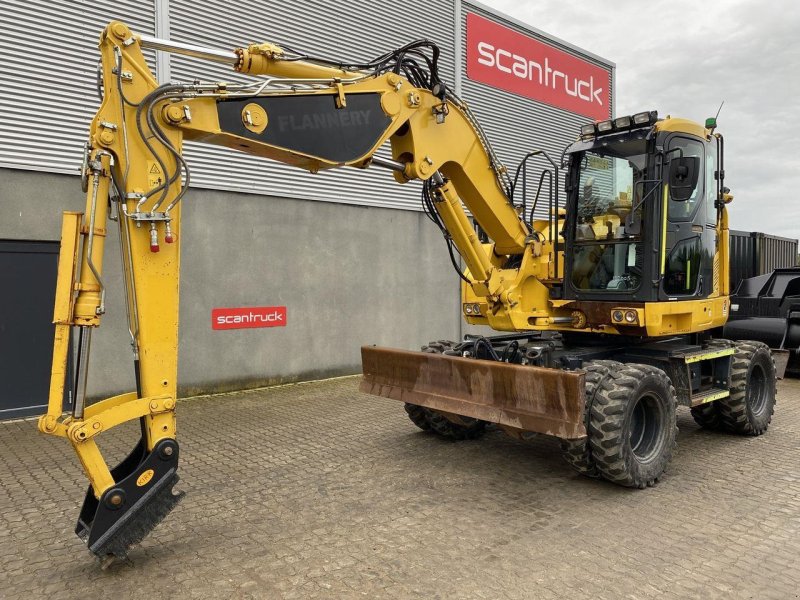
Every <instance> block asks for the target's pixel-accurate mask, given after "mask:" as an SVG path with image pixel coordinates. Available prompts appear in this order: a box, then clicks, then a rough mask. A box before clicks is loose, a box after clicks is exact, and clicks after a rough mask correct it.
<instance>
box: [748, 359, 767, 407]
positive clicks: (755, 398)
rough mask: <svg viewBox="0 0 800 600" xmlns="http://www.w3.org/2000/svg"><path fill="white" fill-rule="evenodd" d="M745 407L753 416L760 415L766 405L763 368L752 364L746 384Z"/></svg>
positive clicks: (765, 379)
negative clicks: (746, 406)
mask: <svg viewBox="0 0 800 600" xmlns="http://www.w3.org/2000/svg"><path fill="white" fill-rule="evenodd" d="M747 405H748V406H749V407H750V410H751V411H752V412H753V414H754V415H757V414H760V413H761V411H763V410H764V407H765V406H766V405H767V376H766V374H765V373H764V368H763V367H762V366H761V365H759V364H754V365H753V369H752V370H751V371H750V381H749V382H748V384H747Z"/></svg>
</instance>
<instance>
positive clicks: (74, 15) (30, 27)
mask: <svg viewBox="0 0 800 600" xmlns="http://www.w3.org/2000/svg"><path fill="white" fill-rule="evenodd" d="M2 6H3V8H2V12H3V21H1V22H0V167H12V168H20V169H32V170H38V171H48V172H52V173H69V174H77V172H78V167H79V166H80V162H81V153H82V149H83V144H84V142H85V141H86V132H87V130H88V127H89V123H90V121H91V119H92V117H93V116H94V114H95V112H97V108H98V107H99V106H100V100H99V98H98V96H97V83H96V82H97V76H96V72H97V59H98V57H99V54H98V52H97V39H98V37H99V35H100V31H101V30H102V29H103V27H105V25H107V24H108V22H109V21H111V20H113V19H119V20H122V21H125V22H126V23H128V24H130V25H131V27H133V28H134V29H135V30H136V31H140V32H142V33H147V34H150V35H153V34H154V8H153V6H154V5H153V3H152V2H141V1H138V2H137V1H136V0H113V1H112V0H92V1H91V2H89V1H87V0H26V1H23V0H10V1H4V2H3V4H2ZM146 56H147V58H148V59H149V60H150V61H152V62H151V67H153V65H154V56H153V53H149V52H148V53H147V54H146Z"/></svg>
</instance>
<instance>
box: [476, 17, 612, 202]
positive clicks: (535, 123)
mask: <svg viewBox="0 0 800 600" xmlns="http://www.w3.org/2000/svg"><path fill="white" fill-rule="evenodd" d="M469 12H473V13H476V14H478V15H480V16H482V17H485V18H487V19H491V20H494V21H496V22H498V23H500V24H502V25H504V26H506V27H509V28H511V29H514V30H516V31H518V32H519V33H521V34H523V35H526V36H528V37H531V38H533V39H536V40H539V41H542V42H545V43H547V44H550V45H553V46H554V47H556V48H558V49H559V50H562V51H564V52H567V53H569V54H572V55H574V56H577V57H579V58H581V59H582V60H585V61H588V62H591V63H593V64H596V65H598V66H600V67H602V68H603V69H606V70H607V71H608V85H609V90H611V94H610V97H611V107H610V109H611V114H609V116H612V114H613V106H614V102H615V99H614V97H613V90H614V87H613V84H612V83H613V82H612V78H613V69H612V68H611V67H610V66H609V65H608V64H606V63H603V62H600V61H598V60H596V59H595V58H594V57H592V56H589V55H587V54H581V53H579V52H577V51H576V50H575V49H574V48H572V47H570V46H568V45H565V44H560V43H558V42H556V41H553V40H552V39H549V38H546V37H544V36H542V35H541V34H539V33H537V32H535V31H532V30H531V29H530V28H526V27H523V26H522V25H520V24H519V23H517V22H515V21H513V20H510V19H508V18H504V17H503V16H502V15H499V14H498V13H496V12H495V11H493V10H491V9H489V8H488V7H486V6H484V5H482V4H480V3H473V2H462V3H461V55H462V56H463V57H466V53H467V49H466V48H467V34H466V26H467V13H469ZM534 25H535V24H534ZM461 96H462V97H463V98H464V100H466V101H467V103H468V104H469V105H470V107H472V110H473V112H474V113H475V114H476V115H477V117H478V120H479V121H480V123H481V125H482V127H483V128H484V130H485V131H486V133H487V135H488V136H489V140H490V141H491V142H492V145H493V146H494V148H495V150H496V151H497V154H498V155H499V156H500V159H501V160H502V161H503V163H504V164H505V166H506V168H508V170H509V172H510V173H511V175H512V176H513V174H514V171H515V170H516V168H517V165H518V164H519V162H520V160H522V158H523V157H524V156H525V154H527V153H528V152H531V151H533V150H544V151H546V152H547V153H548V154H549V155H550V157H551V158H552V159H553V160H554V161H555V162H556V163H560V161H561V154H562V152H563V151H564V148H565V147H566V146H567V145H568V144H569V143H571V142H573V141H574V140H575V139H576V138H577V137H578V134H579V132H580V126H581V125H582V124H584V123H590V122H592V120H591V119H590V118H589V117H585V116H583V115H578V114H575V113H572V112H568V111H566V110H563V109H560V108H555V107H553V106H548V105H546V104H541V103H537V102H534V101H532V100H529V99H527V98H523V97H521V96H518V95H516V94H513V93H511V92H506V91H503V90H499V89H497V88H493V87H491V86H488V85H485V84H483V83H478V82H475V81H471V80H470V79H469V78H468V77H467V71H466V58H464V60H463V61H462V77H461ZM547 167H549V164H548V163H547V161H546V160H545V159H544V158H543V157H535V158H533V159H532V160H531V161H530V162H529V163H528V172H529V176H528V184H529V185H528V189H529V190H531V191H534V190H535V188H536V185H537V184H538V173H539V172H540V171H541V170H542V169H544V168H547ZM531 173H535V174H536V177H533V176H532V175H530V174H531ZM559 186H560V187H559V190H560V191H559V197H560V198H561V202H562V206H563V201H564V193H563V189H564V185H563V176H562V180H561V182H559ZM529 196H530V197H532V193H530V194H529ZM515 200H517V201H519V200H520V198H515ZM529 206H530V205H529ZM536 213H537V215H538V216H540V217H544V218H546V216H547V202H546V193H545V188H544V186H543V188H542V198H540V200H539V204H538V206H537V211H536Z"/></svg>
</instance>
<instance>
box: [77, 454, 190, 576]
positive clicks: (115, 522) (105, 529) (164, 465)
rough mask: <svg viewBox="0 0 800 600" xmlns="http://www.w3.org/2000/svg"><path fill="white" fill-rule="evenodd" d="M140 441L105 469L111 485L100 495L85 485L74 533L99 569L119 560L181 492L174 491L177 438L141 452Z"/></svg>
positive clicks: (125, 556) (168, 510)
mask: <svg viewBox="0 0 800 600" xmlns="http://www.w3.org/2000/svg"><path fill="white" fill-rule="evenodd" d="M145 448H146V446H145V443H144V440H140V441H139V443H138V444H137V446H136V448H134V450H133V452H131V453H130V454H129V455H128V457H127V458H125V460H123V461H122V462H121V463H120V464H119V465H117V466H116V467H115V468H114V469H112V471H111V475H112V476H113V477H114V482H115V485H114V487H112V488H109V489H108V490H106V491H105V492H104V493H103V494H102V496H101V497H100V499H99V500H98V499H97V498H95V495H94V492H93V491H92V488H91V486H90V487H89V489H88V491H87V492H86V498H85V500H84V502H83V508H82V509H81V514H80V516H79V517H78V525H77V527H76V528H75V533H77V534H78V537H80V538H81V539H82V540H84V541H85V542H86V545H87V546H88V547H89V550H90V551H91V552H92V553H93V554H95V555H96V556H97V557H98V558H99V559H100V562H101V566H102V567H103V568H106V567H108V566H109V565H110V564H112V563H113V562H115V561H117V560H124V559H126V558H127V556H128V550H129V549H130V547H131V546H133V545H134V544H138V543H139V542H141V541H142V540H143V539H144V538H145V537H146V536H147V534H148V533H150V532H151V531H152V530H153V528H154V527H155V526H156V525H158V524H159V523H160V522H161V520H162V519H163V518H164V517H166V516H167V515H168V514H169V513H170V511H171V510H172V509H173V508H175V505H176V504H177V503H178V502H180V500H181V498H182V497H183V492H180V493H178V494H174V493H173V490H172V488H173V487H174V485H175V484H176V483H177V482H178V474H177V469H178V443H177V442H176V441H175V440H173V439H165V440H161V441H160V442H159V443H158V444H157V445H156V447H155V448H153V450H152V452H149V453H148V452H146V450H145Z"/></svg>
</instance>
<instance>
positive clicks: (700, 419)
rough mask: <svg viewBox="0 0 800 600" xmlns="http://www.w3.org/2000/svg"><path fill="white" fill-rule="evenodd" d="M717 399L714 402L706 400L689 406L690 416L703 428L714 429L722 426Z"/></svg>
mask: <svg viewBox="0 0 800 600" xmlns="http://www.w3.org/2000/svg"><path fill="white" fill-rule="evenodd" d="M717 402H718V401H717V400H715V401H714V402H706V403H705V404H698V405H697V406H693V407H692V408H691V412H692V418H693V419H694V422H695V423H697V424H698V425H700V427H702V428H703V429H709V430H711V431H716V430H717V429H720V428H721V427H722V417H721V416H720V414H719V406H718V405H717Z"/></svg>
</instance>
